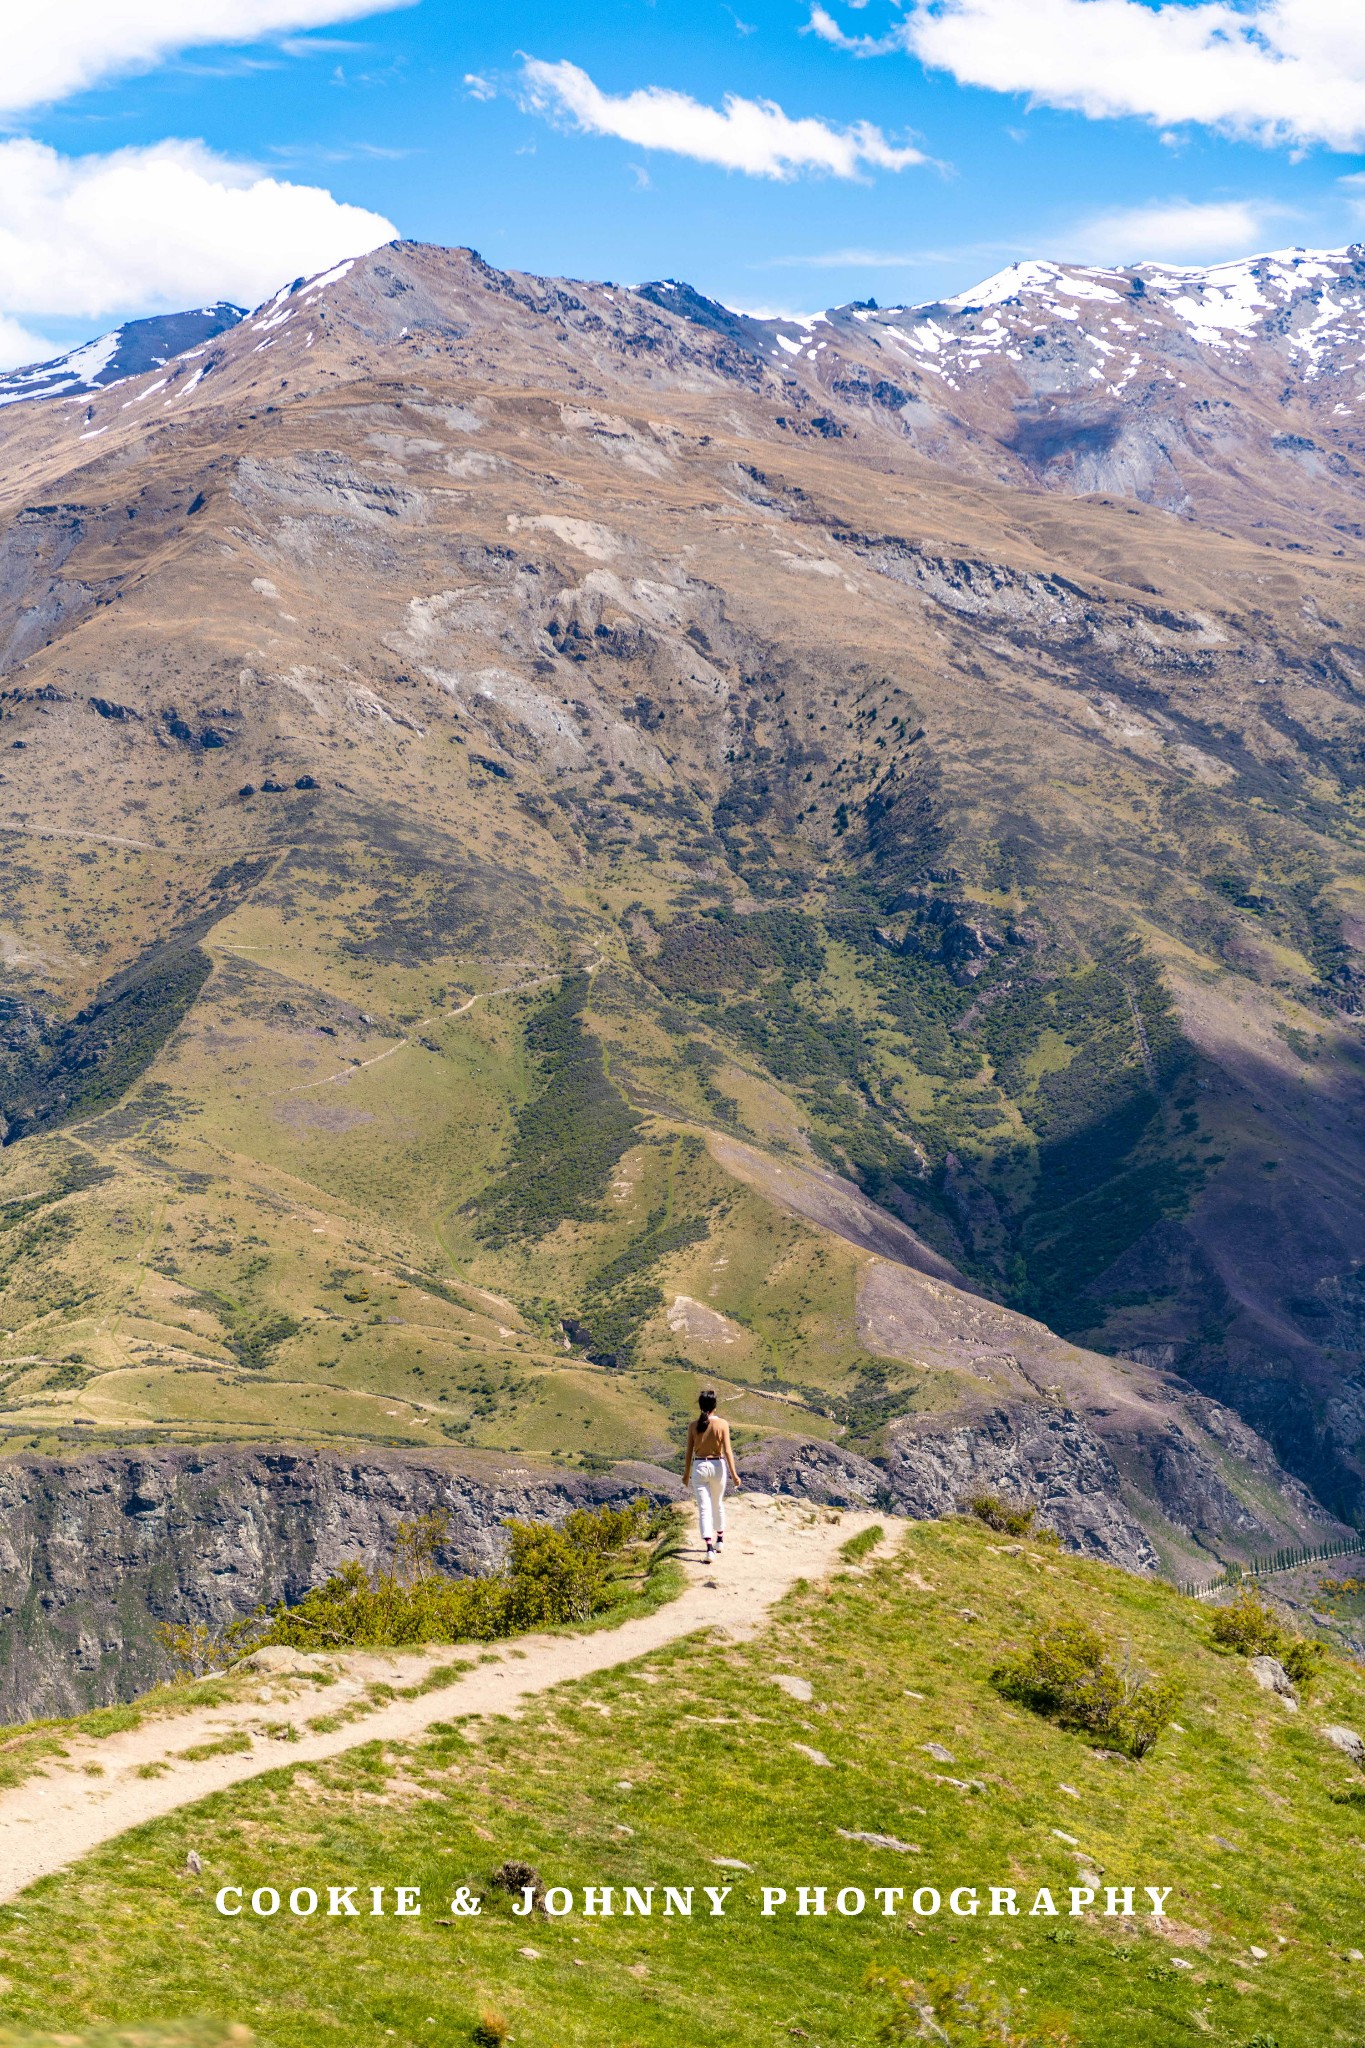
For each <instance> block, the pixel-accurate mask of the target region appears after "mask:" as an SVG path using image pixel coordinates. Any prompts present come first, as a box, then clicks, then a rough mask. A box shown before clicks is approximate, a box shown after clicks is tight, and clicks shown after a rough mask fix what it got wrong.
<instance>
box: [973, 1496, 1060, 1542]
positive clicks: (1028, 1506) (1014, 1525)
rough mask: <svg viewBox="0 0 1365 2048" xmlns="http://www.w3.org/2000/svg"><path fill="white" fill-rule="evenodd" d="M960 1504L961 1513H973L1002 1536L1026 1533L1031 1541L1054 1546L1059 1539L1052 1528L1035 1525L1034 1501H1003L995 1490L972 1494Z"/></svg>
mask: <svg viewBox="0 0 1365 2048" xmlns="http://www.w3.org/2000/svg"><path fill="white" fill-rule="evenodd" d="M962 1507H963V1511H964V1513H966V1514H969V1515H975V1516H976V1519H977V1521H978V1522H984V1523H985V1524H986V1527H987V1528H988V1529H994V1530H996V1531H997V1533H998V1534H999V1535H1001V1536H1027V1537H1029V1538H1030V1539H1031V1540H1032V1541H1033V1542H1034V1543H1043V1544H1050V1545H1053V1546H1055V1545H1056V1544H1057V1542H1058V1537H1057V1532H1056V1530H1055V1529H1046V1528H1044V1529H1040V1528H1038V1527H1037V1526H1036V1525H1037V1520H1038V1507H1037V1504H1036V1502H1029V1501H1020V1502H1011V1501H1007V1500H1002V1499H1001V1497H1000V1495H999V1494H998V1493H973V1494H969V1495H968V1497H967V1499H966V1500H965V1501H963V1503H962Z"/></svg>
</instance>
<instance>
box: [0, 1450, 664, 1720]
mask: <svg viewBox="0 0 1365 2048" xmlns="http://www.w3.org/2000/svg"><path fill="white" fill-rule="evenodd" d="M642 1487H643V1488H644V1489H645V1490H647V1491H648V1492H650V1493H652V1494H654V1495H656V1496H657V1497H660V1498H665V1497H667V1496H668V1495H670V1494H671V1493H673V1492H675V1491H676V1483H675V1482H674V1481H673V1480H672V1479H671V1478H670V1477H669V1475H668V1474H666V1473H663V1472H660V1471H658V1470H657V1469H656V1468H654V1467H653V1466H647V1465H638V1466H637V1465H621V1466H618V1467H617V1468H616V1470H615V1472H614V1473H612V1474H611V1475H610V1476H607V1477H601V1478H596V1477H594V1478H588V1477H584V1476H580V1475H578V1474H567V1473H566V1474H558V1473H553V1472H546V1471H538V1472H531V1471H524V1470H517V1469H515V1468H514V1469H512V1470H507V1469H499V1468H498V1467H497V1466H496V1465H494V1464H493V1463H492V1462H491V1461H490V1462H489V1463H488V1464H487V1465H486V1466H485V1465H483V1464H480V1463H479V1462H478V1461H476V1460H473V1459H470V1458H467V1457H466V1458H459V1457H456V1456H453V1455H444V1454H442V1453H440V1452H433V1453H430V1454H424V1453H421V1452H417V1453H405V1452H394V1451H383V1450H375V1451H371V1450H364V1451H354V1452H342V1451H327V1450H314V1449H294V1448H287V1447H280V1446H269V1447H264V1446H255V1445H244V1446H232V1447H230V1448H226V1449H208V1450H192V1449H179V1448H177V1449H168V1450H164V1451H162V1450H158V1451H152V1452H139V1451H128V1452H123V1451H105V1452H97V1453H92V1454H91V1455H89V1456H78V1457H71V1458H22V1459H12V1460H7V1461H6V1462H4V1463H3V1464H0V1717H3V1719H5V1720H8V1721H16V1720H24V1719H27V1718H29V1717H30V1716H32V1715H35V1714H54V1713H67V1712H79V1711H80V1710H81V1709H83V1708H85V1707H90V1706H96V1705H104V1704H107V1703H108V1702H110V1701H113V1700H118V1699H129V1698H132V1697H133V1696H134V1695H135V1694H137V1693H139V1692H142V1691H145V1690H146V1689H147V1687H149V1686H151V1685H154V1684H155V1683H156V1682H157V1680H158V1679H160V1678H162V1677H164V1676H165V1675H166V1671H167V1663H166V1658H165V1655H164V1652H163V1651H162V1649H161V1648H160V1645H159V1644H158V1642H157V1638H156V1626H157V1623H158V1622H186V1621H191V1622H193V1621H199V1622H206V1623H208V1624H209V1625H210V1626H212V1627H214V1628H220V1627H222V1626H223V1624H224V1623H226V1622H229V1621H231V1620H232V1619H233V1618H234V1617H235V1616H237V1615H243V1614H250V1613H251V1612H252V1611H253V1609H255V1608H256V1607H257V1606H259V1605H260V1604H261V1603H262V1602H274V1601H277V1600H287V1601H294V1600H298V1599H300V1598H301V1597H302V1595H303V1594H304V1593H305V1592H307V1590H308V1589H309V1587H310V1586H315V1585H317V1584H319V1583H320V1582H321V1581H322V1580H323V1579H324V1578H326V1577H327V1575H328V1573H330V1572H332V1571H335V1570H336V1568H337V1567H338V1565H340V1564H342V1563H343V1562H344V1561H345V1560H346V1559H348V1558H352V1557H361V1558H363V1559H364V1560H365V1561H366V1562H367V1563H370V1564H373V1563H377V1562H379V1561H381V1560H387V1559H389V1558H390V1557H391V1556H392V1552H393V1537H394V1532H395V1529H396V1527H397V1524H398V1523H399V1522H400V1521H402V1520H403V1519H404V1517H406V1516H410V1515H414V1514H420V1513H423V1512H425V1511H427V1510H428V1509H432V1508H441V1507H443V1508H446V1509H448V1510H449V1511H450V1515H451V1541H450V1546H449V1549H448V1551H447V1554H446V1555H445V1557H444V1558H443V1559H442V1562H443V1563H444V1564H445V1566H446V1567H447V1568H448V1569H450V1570H454V1571H459V1572H468V1571H474V1570H479V1569H484V1568H487V1567H488V1566H489V1565H491V1564H493V1563H495V1562H496V1561H497V1559H498V1557H499V1556H500V1554H501V1549H502V1544H503V1537H502V1534H501V1528H502V1524H503V1523H504V1522H505V1521H506V1520H507V1518H508V1517H509V1516H514V1515H515V1516H537V1517H539V1516H546V1517H549V1518H550V1519H552V1520H555V1519H558V1518H559V1517H561V1516H562V1515H564V1514H566V1513H568V1511H569V1510H570V1509H571V1508H574V1507H581V1506H588V1505H592V1504H596V1503H600V1502H602V1501H608V1500H621V1499H626V1498H629V1497H630V1496H631V1495H633V1494H635V1493H637V1492H639V1491H640V1490H641V1488H642Z"/></svg>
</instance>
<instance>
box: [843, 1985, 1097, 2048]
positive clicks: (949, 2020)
mask: <svg viewBox="0 0 1365 2048" xmlns="http://www.w3.org/2000/svg"><path fill="white" fill-rule="evenodd" d="M867 1987H868V1989H869V1990H870V1991H872V1992H874V1993H876V1994H877V1995H878V2003H879V2004H880V2006H881V2008H882V2010H881V2014H880V2016H879V2019H878V2023H877V2032H876V2038H877V2040H878V2041H882V2042H885V2043H887V2048H898V2044H899V2043H901V2042H904V2041H939V2042H946V2043H947V2044H948V2048H1070V2043H1071V2041H1072V2036H1071V2035H1070V2034H1068V2033H1065V2032H1063V2031H1062V2030H1061V2029H1060V2028H1058V2027H1054V2026H1048V2025H1044V2026H1043V2028H1042V2030H1041V2031H1040V2030H1039V2028H1038V2027H1037V2026H1035V2025H1033V2024H1030V2025H1029V2026H1028V2027H1027V2028H1021V2027H1017V2026H1016V2025H1015V2022H1014V2013H1013V2009H1012V2008H1011V2006H1010V2005H1009V2003H1008V2002H1007V2001H1006V2000H1005V1999H1003V1998H1001V1997H999V1995H998V1994H997V1993H996V1991H995V1990H994V1988H993V1987H992V1986H989V1985H988V1986H986V1987H984V1988H980V1987H978V1986H976V1985H974V1984H972V1983H971V1982H970V1980H969V1979H967V1978H965V1977H964V1978H953V1977H948V1976H944V1975H941V1974H938V1973H935V1974H934V1975H932V1976H926V1977H922V1978H918V1979H917V1978H913V1977H902V1976H901V1974H900V1972H899V1971H897V1970H872V1971H871V1972H869V1974H868V1978H867Z"/></svg>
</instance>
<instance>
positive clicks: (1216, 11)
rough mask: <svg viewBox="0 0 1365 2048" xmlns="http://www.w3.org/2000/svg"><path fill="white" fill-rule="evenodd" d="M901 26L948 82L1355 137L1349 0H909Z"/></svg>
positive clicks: (1262, 137) (1359, 56) (1356, 27)
mask: <svg viewBox="0 0 1365 2048" xmlns="http://www.w3.org/2000/svg"><path fill="white" fill-rule="evenodd" d="M831 26H837V25H835V24H833V23H831ZM823 32H824V31H823V30H817V33H823ZM839 33H840V34H842V32H841V31H839ZM900 38H901V40H902V42H903V43H904V45H905V47H906V48H907V49H909V50H910V51H912V52H913V53H914V55H915V56H917V57H919V58H921V59H922V60H923V62H924V63H925V64H928V65H930V66H931V67H933V68H936V69H939V70H944V71H949V72H951V73H952V75H953V76H954V77H955V78H956V79H957V80H958V81H959V83H960V84H963V85H974V86H985V87H987V88H989V89H990V90H992V91H995V92H1012V93H1016V92H1017V93H1028V94H1030V95H1031V96H1032V97H1033V98H1034V99H1035V100H1037V101H1041V102H1043V103H1044V104H1046V105H1048V106H1053V107H1068V108H1073V109H1075V110H1077V111H1078V112H1080V113H1083V114H1088V115H1089V116H1091V118H1092V119H1100V118H1103V117H1106V116H1108V117H1113V116H1121V115H1135V116H1137V117H1138V118H1140V119H1142V120H1147V121H1152V122H1155V123H1156V124H1157V125H1158V126H1160V127H1173V126H1179V125H1180V124H1182V123H1186V122H1194V123H1196V124H1198V125H1200V126H1204V127H1211V128H1217V129H1220V130H1222V131H1224V132H1225V133H1228V134H1232V135H1237V136H1243V137H1246V138H1249V139H1251V140H1253V141H1256V142H1261V143H1267V144H1269V143H1298V144H1306V143H1314V142H1318V143H1324V144H1325V145H1326V146H1327V147H1328V148H1329V149H1337V150H1355V149H1359V148H1361V147H1362V146H1365V8H1363V7H1362V6H1361V5H1360V0H1243V4H1240V5H1230V4H1226V0H1195V4H1193V5H1187V4H1183V0H1175V4H1171V0H1167V4H1164V5H1160V6H1156V7H1151V6H1146V5H1144V4H1142V0H911V12H910V13H909V15H908V16H907V18H906V20H905V22H904V23H903V25H902V28H901V30H900Z"/></svg>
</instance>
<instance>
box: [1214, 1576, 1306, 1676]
mask: <svg viewBox="0 0 1365 2048" xmlns="http://www.w3.org/2000/svg"><path fill="white" fill-rule="evenodd" d="M1211 1633H1212V1636H1213V1640H1214V1642H1215V1644H1216V1645H1217V1646H1218V1648H1219V1649H1221V1650H1232V1651H1235V1652H1236V1654H1237V1655H1238V1656H1241V1657H1276V1658H1278V1659H1279V1662H1280V1664H1281V1665H1282V1666H1283V1668H1284V1670H1285V1671H1286V1672H1287V1673H1288V1675H1289V1677H1290V1678H1291V1679H1292V1680H1293V1682H1294V1684H1295V1685H1297V1686H1301V1687H1303V1688H1304V1689H1305V1690H1307V1688H1308V1687H1309V1686H1310V1685H1311V1684H1312V1683H1313V1680H1314V1678H1315V1677H1316V1676H1317V1672H1318V1666H1319V1665H1320V1664H1321V1663H1322V1660H1323V1656H1324V1650H1323V1646H1322V1644H1321V1643H1317V1642H1314V1641H1313V1640H1312V1638H1311V1637H1309V1636H1296V1635H1292V1634H1291V1633H1290V1632H1289V1630H1288V1629H1286V1628H1285V1626H1284V1624H1283V1623H1282V1622H1281V1620H1280V1617H1279V1616H1278V1614H1276V1612H1275V1610H1274V1608H1273V1607H1271V1606H1269V1605H1268V1604H1267V1602H1266V1601H1264V1600H1263V1599H1262V1598H1261V1596H1260V1594H1259V1593H1257V1592H1256V1591H1255V1590H1254V1589H1253V1588H1252V1587H1250V1586H1244V1587H1243V1588H1242V1590H1241V1592H1240V1593H1239V1594H1238V1595H1237V1598H1236V1599H1235V1600H1233V1601H1231V1602H1230V1603H1229V1605H1228V1606H1226V1607H1220V1608H1219V1609H1218V1611H1217V1613H1216V1614H1215V1615H1214V1617H1213V1628H1212V1631H1211Z"/></svg>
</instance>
